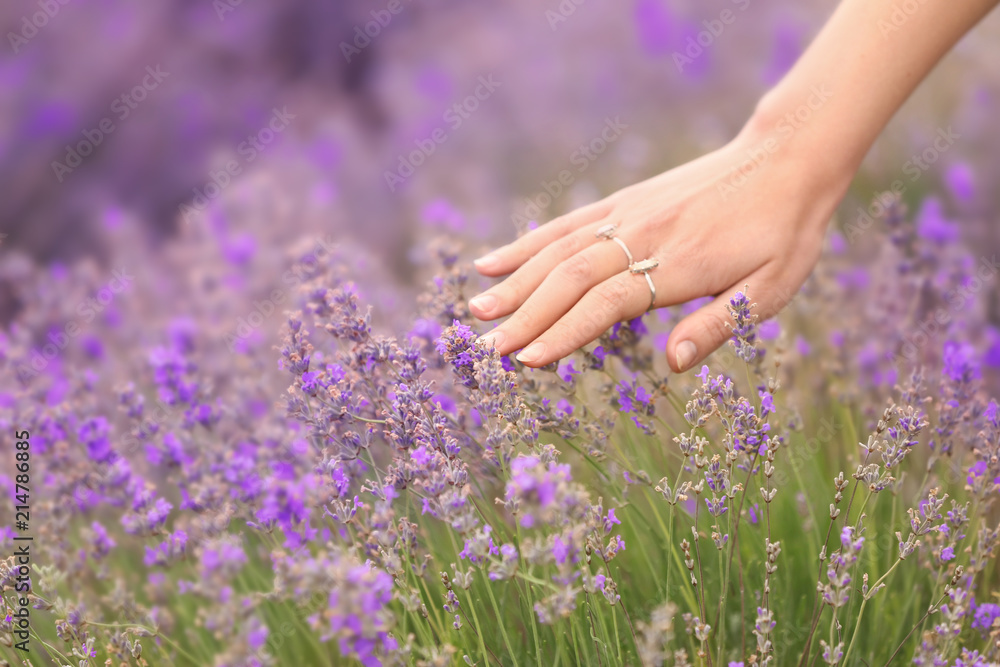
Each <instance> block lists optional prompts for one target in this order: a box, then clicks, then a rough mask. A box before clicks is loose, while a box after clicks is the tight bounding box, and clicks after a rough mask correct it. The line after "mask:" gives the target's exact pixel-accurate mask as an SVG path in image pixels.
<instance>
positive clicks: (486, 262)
mask: <svg viewBox="0 0 1000 667" xmlns="http://www.w3.org/2000/svg"><path fill="white" fill-rule="evenodd" d="M472 263H473V264H475V265H476V268H477V269H479V270H481V271H484V270H485V271H490V270H492V269H495V268H497V267H498V266H499V265H500V258H499V257H497V256H496V255H495V254H494V253H490V254H488V255H483V256H482V257H480V258H479V259H477V260H474V261H473V262H472Z"/></svg>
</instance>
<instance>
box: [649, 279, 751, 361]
mask: <svg viewBox="0 0 1000 667" xmlns="http://www.w3.org/2000/svg"><path fill="white" fill-rule="evenodd" d="M751 279H752V276H751V277H750V278H747V279H746V281H740V285H739V286H738V287H736V286H733V287H731V288H729V289H728V290H727V291H725V292H723V293H722V294H720V295H719V296H717V297H716V298H715V299H713V300H712V302H711V303H708V304H705V305H704V306H702V307H701V308H699V309H698V310H696V311H695V312H693V313H691V314H690V315H688V316H687V317H685V318H684V319H683V320H681V321H680V323H679V324H678V325H677V326H676V327H674V329H673V331H671V332H670V339H669V343H668V344H667V362H668V363H669V364H670V368H672V369H673V370H674V372H676V373H683V372H684V371H686V370H688V369H689V368H691V367H692V366H694V365H695V364H698V363H700V362H701V361H702V360H703V359H704V358H705V357H707V356H708V355H710V354H711V353H712V352H714V351H715V350H717V349H718V348H719V347H720V346H721V345H724V344H725V343H726V341H728V340H729V339H730V338H732V336H733V332H732V329H730V326H729V325H731V324H732V323H733V318H732V316H731V315H730V313H729V310H728V309H727V306H728V305H729V302H730V300H731V299H733V298H734V297H735V296H736V294H737V292H744V293H746V292H747V289H746V283H750V282H752V280H751ZM758 284H759V283H758ZM748 296H750V297H751V299H750V301H751V302H753V301H755V299H754V298H752V297H753V294H752V293H750V294H748ZM754 314H756V315H760V316H761V317H766V316H767V315H764V314H763V313H760V312H758V311H756V310H755V311H754Z"/></svg>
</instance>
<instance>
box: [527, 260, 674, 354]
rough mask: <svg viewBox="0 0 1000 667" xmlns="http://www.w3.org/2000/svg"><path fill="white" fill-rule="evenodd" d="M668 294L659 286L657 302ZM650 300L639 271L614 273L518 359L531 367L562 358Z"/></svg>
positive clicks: (638, 312)
mask: <svg viewBox="0 0 1000 667" xmlns="http://www.w3.org/2000/svg"><path fill="white" fill-rule="evenodd" d="M609 249H613V247H612V248H609ZM654 283H655V281H654ZM671 298H672V297H671V295H669V294H662V295H661V294H660V290H659V289H658V290H657V299H656V304H657V305H662V304H664V303H667V302H669V301H670V299H671ZM649 301H650V290H649V286H648V285H647V283H646V280H645V278H644V277H643V276H642V275H637V274H632V273H629V272H624V273H618V274H615V275H614V276H613V277H611V278H609V279H607V280H605V281H604V282H602V283H600V284H599V285H597V286H596V287H594V288H593V289H591V290H590V291H588V292H587V293H586V294H585V295H584V296H583V298H581V299H580V300H579V301H578V302H577V303H576V305H575V306H573V307H572V308H571V309H570V310H569V312H567V313H566V314H565V315H564V316H563V317H561V318H560V319H559V320H558V321H557V322H556V323H555V324H553V325H552V326H551V327H550V328H549V329H548V330H547V331H545V333H543V334H542V335H541V336H539V337H538V338H537V339H536V340H535V341H534V342H533V343H531V345H529V346H528V347H526V348H525V349H524V350H523V351H521V353H520V354H518V355H517V359H518V361H520V362H522V363H523V364H524V365H526V366H531V367H533V368H538V367H540V366H544V365H546V364H550V363H552V362H553V361H557V360H559V359H562V358H563V357H565V356H567V355H569V354H571V353H573V352H575V351H576V350H578V349H580V348H581V347H583V346H584V345H586V344H587V343H589V342H591V341H593V340H594V339H596V338H597V337H598V336H600V335H601V334H602V333H604V332H605V331H607V330H608V328H609V327H610V326H612V325H613V324H615V323H617V322H621V321H622V320H630V319H632V318H635V317H638V316H639V315H642V314H643V313H644V312H646V309H647V308H649Z"/></svg>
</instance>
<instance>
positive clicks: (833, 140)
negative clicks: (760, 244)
mask: <svg viewBox="0 0 1000 667" xmlns="http://www.w3.org/2000/svg"><path fill="white" fill-rule="evenodd" d="M997 4H1000V0H961V1H960V2H946V1H945V0H906V1H904V0H844V1H843V2H842V3H841V4H840V6H839V7H838V8H837V10H836V11H835V13H834V14H833V16H832V17H831V18H830V20H829V22H828V23H827V24H826V26H825V27H824V28H823V30H822V31H821V32H820V33H819V35H818V36H817V37H816V39H815V40H814V41H813V43H812V44H811V45H810V46H809V48H808V49H807V50H806V52H805V53H804V54H803V55H802V57H801V58H800V59H799V61H798V62H797V63H796V65H795V67H793V68H792V70H791V71H790V72H789V73H788V74H787V75H786V76H785V78H784V79H783V80H782V81H781V82H780V83H779V84H778V85H777V86H776V87H775V88H774V89H773V90H772V91H770V92H769V93H768V94H767V95H765V96H764V98H763V99H762V100H761V102H760V104H759V105H758V108H757V111H756V112H755V114H754V118H753V119H752V120H751V121H750V123H748V130H747V131H748V132H751V133H753V134H760V132H761V131H763V132H764V133H767V132H770V131H773V128H775V127H776V126H777V125H778V124H779V123H781V122H782V119H783V118H786V117H788V114H789V113H794V112H795V111H796V110H799V109H801V108H802V107H803V105H809V106H808V108H809V112H808V120H806V121H805V122H801V123H799V122H795V123H794V129H795V132H794V136H791V137H788V139H789V140H791V141H793V143H794V144H795V145H796V147H797V151H798V152H799V153H800V154H802V155H803V156H812V159H814V160H815V159H817V158H818V159H819V160H821V161H822V162H823V165H824V169H829V170H832V171H836V172H838V173H847V174H853V173H854V171H856V170H857V168H858V166H859V165H860V163H861V160H862V159H863V158H864V156H865V154H866V153H867V152H868V149H869V148H870V147H871V145H872V143H873V142H874V141H875V138H876V137H877V136H878V135H879V133H880V132H881V131H882V129H883V128H884V127H885V125H886V124H887V123H888V122H889V120H890V119H891V118H892V116H893V114H895V113H896V110H897V109H899V107H900V106H901V105H902V104H903V102H904V101H905V100H906V99H907V98H908V97H909V96H910V94H911V93H912V92H913V90H914V89H915V88H916V87H917V85H918V84H919V83H920V82H921V81H922V80H923V79H924V77H926V76H927V74H928V73H929V72H930V71H931V69H933V67H934V66H935V65H936V64H937V62H938V61H939V60H940V59H941V57H942V56H944V54H945V53H947V52H948V51H949V50H950V49H951V48H952V47H953V46H954V45H955V44H956V43H957V42H958V41H959V40H960V39H961V38H962V36H963V35H965V34H966V33H967V32H968V31H969V30H971V29H972V28H973V26H975V25H976V23H978V22H979V21H980V20H981V19H982V18H983V17H984V16H986V14H988V13H989V11H990V10H991V9H992V8H993V7H995V6H996V5H997ZM906 10H910V12H909V13H907V11H906ZM814 91H819V92H820V93H822V94H819V93H817V92H814ZM803 115H804V114H803ZM800 117H801V116H800Z"/></svg>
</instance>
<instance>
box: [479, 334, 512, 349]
mask: <svg viewBox="0 0 1000 667" xmlns="http://www.w3.org/2000/svg"><path fill="white" fill-rule="evenodd" d="M505 340H507V336H506V335H505V334H504V332H502V331H491V332H489V333H488V334H483V335H482V336H480V337H479V339H478V340H477V341H476V342H477V343H480V344H482V345H484V346H486V347H496V348H499V347H500V346H501V345H503V342H504V341H505Z"/></svg>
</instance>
